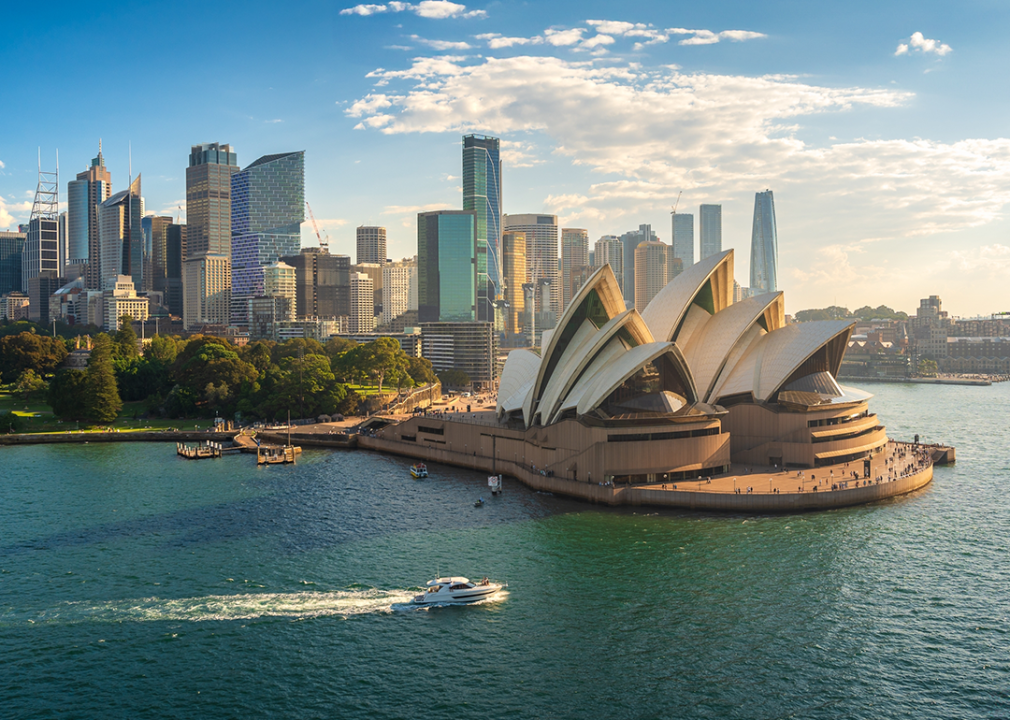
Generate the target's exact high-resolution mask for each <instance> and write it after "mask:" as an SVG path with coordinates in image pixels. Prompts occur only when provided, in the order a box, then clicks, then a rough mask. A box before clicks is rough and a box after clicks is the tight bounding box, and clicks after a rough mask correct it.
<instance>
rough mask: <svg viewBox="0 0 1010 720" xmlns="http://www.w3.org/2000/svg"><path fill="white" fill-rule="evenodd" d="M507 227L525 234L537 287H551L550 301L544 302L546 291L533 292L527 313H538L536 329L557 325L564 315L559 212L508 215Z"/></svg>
mask: <svg viewBox="0 0 1010 720" xmlns="http://www.w3.org/2000/svg"><path fill="white" fill-rule="evenodd" d="M503 223H504V226H505V230H506V231H509V230H511V231H514V232H522V233H525V234H526V277H528V278H529V282H530V283H533V284H536V285H537V286H538V287H546V288H548V289H549V291H550V305H549V306H547V305H546V304H545V303H543V300H542V298H543V293H542V292H537V293H535V294H534V297H535V300H534V303H535V304H534V305H533V306H532V307H527V308H526V312H527V314H528V313H530V312H533V313H535V317H536V318H537V325H536V332H537V333H539V332H540V331H541V330H547V329H549V328H552V327H554V323H555V322H556V321H557V318H558V317H559V316H560V315H561V303H562V300H563V294H562V292H561V273H560V272H559V270H558V216H557V215H534V214H527V215H506V216H505V218H504V220H503Z"/></svg>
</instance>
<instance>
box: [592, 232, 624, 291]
mask: <svg viewBox="0 0 1010 720" xmlns="http://www.w3.org/2000/svg"><path fill="white" fill-rule="evenodd" d="M591 254H592V256H593V261H592V262H591V263H590V264H591V265H592V266H593V267H596V268H599V267H603V266H604V265H610V269H611V270H613V271H614V275H615V276H616V277H617V284H618V285H619V286H620V287H621V288H622V292H623V288H624V243H622V242H621V238H619V237H618V236H617V235H603V236H602V237H600V239H599V240H597V241H596V243H595V244H594V245H593V252H592V253H591Z"/></svg>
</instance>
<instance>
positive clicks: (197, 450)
mask: <svg viewBox="0 0 1010 720" xmlns="http://www.w3.org/2000/svg"><path fill="white" fill-rule="evenodd" d="M175 452H176V454H178V455H179V456H181V457H184V458H187V459H189V460H203V459H205V458H219V457H221V456H223V455H224V446H223V445H222V444H221V443H219V442H216V441H214V440H205V441H203V442H202V443H200V444H199V445H189V444H187V443H184V442H177V443H176V444H175Z"/></svg>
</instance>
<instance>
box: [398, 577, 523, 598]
mask: <svg viewBox="0 0 1010 720" xmlns="http://www.w3.org/2000/svg"><path fill="white" fill-rule="evenodd" d="M503 587H504V585H499V584H498V583H493V582H491V581H490V580H488V579H487V578H484V579H483V580H481V581H480V582H476V583H474V582H470V581H469V580H467V579H466V578H465V577H443V578H438V579H436V580H432V581H431V582H429V583H428V587H427V589H426V590H425V591H424V592H423V593H421V594H420V595H415V596H414V599H413V600H411V603H412V604H414V605H459V604H463V603H472V602H477V601H478V600H484V599H485V598H489V597H492V596H494V595H495V594H496V593H498V592H499V591H500V590H501V589H502V588H503Z"/></svg>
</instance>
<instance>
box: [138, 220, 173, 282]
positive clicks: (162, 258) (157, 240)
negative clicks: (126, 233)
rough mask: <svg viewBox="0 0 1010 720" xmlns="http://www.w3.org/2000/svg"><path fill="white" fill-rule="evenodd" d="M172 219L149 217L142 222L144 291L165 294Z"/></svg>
mask: <svg viewBox="0 0 1010 720" xmlns="http://www.w3.org/2000/svg"><path fill="white" fill-rule="evenodd" d="M172 224H173V223H172V218H171V217H169V216H167V215H147V216H145V217H144V218H143V219H142V220H141V221H140V226H141V228H142V229H143V231H144V256H145V259H146V260H147V262H146V263H145V264H144V287H143V289H144V290H156V291H158V292H164V291H165V288H166V282H167V279H168V228H169V227H170V226H171V225H172Z"/></svg>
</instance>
